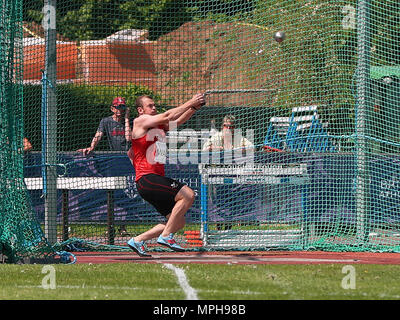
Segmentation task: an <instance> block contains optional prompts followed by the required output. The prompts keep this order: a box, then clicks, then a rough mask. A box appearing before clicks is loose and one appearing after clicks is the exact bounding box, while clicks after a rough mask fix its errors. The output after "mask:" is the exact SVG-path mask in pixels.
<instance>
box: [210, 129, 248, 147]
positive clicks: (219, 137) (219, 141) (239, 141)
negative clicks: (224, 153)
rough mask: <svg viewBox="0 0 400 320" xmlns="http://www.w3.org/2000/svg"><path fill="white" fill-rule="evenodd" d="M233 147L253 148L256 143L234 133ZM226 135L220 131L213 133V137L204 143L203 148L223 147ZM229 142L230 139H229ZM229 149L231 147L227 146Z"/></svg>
mask: <svg viewBox="0 0 400 320" xmlns="http://www.w3.org/2000/svg"><path fill="white" fill-rule="evenodd" d="M231 140H232V147H233V148H232V149H240V148H253V147H254V145H253V144H252V143H251V142H250V141H249V140H247V139H246V138H244V137H242V136H239V135H235V134H233V136H232V139H231ZM224 143H225V141H224V136H223V132H218V133H216V134H215V135H213V136H212V137H211V138H209V139H207V141H206V142H205V143H204V145H203V150H204V151H206V150H210V148H223V147H224ZM227 143H228V141H227ZM227 149H229V148H227Z"/></svg>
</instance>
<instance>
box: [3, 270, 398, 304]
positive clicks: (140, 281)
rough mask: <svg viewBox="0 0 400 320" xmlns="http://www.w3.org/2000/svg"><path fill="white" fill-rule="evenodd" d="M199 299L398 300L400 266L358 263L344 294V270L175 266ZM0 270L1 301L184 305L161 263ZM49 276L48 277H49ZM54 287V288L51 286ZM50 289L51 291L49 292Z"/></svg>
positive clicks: (170, 273)
mask: <svg viewBox="0 0 400 320" xmlns="http://www.w3.org/2000/svg"><path fill="white" fill-rule="evenodd" d="M175 266H176V267H178V268H180V269H182V270H184V272H185V275H186V277H187V279H188V281H189V284H190V286H191V287H192V288H194V289H195V290H196V291H197V295H198V298H199V299H200V300H360V299H361V300H364V299H367V300H398V299H400V282H399V281H398V275H399V272H400V266H399V265H357V264H354V265H353V267H354V271H355V278H354V279H355V282H354V284H355V288H354V289H344V288H343V287H342V281H343V278H344V277H345V276H346V273H343V272H342V268H343V266H344V265H341V264H321V265H234V264H232V265H209V264H207V265H206V264H177V265H175ZM45 267H48V266H46V265H7V264H6V265H0V273H1V274H2V275H3V276H2V281H1V282H0V299H1V300H184V299H185V294H184V292H183V290H182V288H181V286H180V285H179V283H178V281H177V278H176V276H175V274H174V272H173V271H171V270H169V269H168V268H166V267H165V266H164V265H162V264H131V263H124V264H104V265H100V264H75V265H53V266H51V267H54V269H53V271H54V272H53V275H54V277H53V279H54V281H53V282H49V278H48V277H49V275H50V272H49V271H48V270H47V271H46V269H44V268H45ZM46 277H47V278H46ZM50 283H52V284H54V289H52V288H48V285H49V284H50ZM46 285H47V288H46Z"/></svg>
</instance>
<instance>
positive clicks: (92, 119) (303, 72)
mask: <svg viewBox="0 0 400 320" xmlns="http://www.w3.org/2000/svg"><path fill="white" fill-rule="evenodd" d="M14 2H15V1H14ZM14 2H13V5H11V4H7V6H6V5H4V6H3V11H4V15H2V23H3V25H4V26H5V27H4V28H5V29H6V30H12V32H14V31H15V32H16V30H17V28H16V27H15V26H13V27H10V28H11V29H8V28H9V27H8V25H9V20H8V19H10V18H11V17H13V15H12V14H11V11H10V12H6V9H5V8H7V10H11V7H12V6H15V8H17V7H18V6H20V5H21V3H17V2H15V3H14ZM23 7H24V11H23V41H22V42H21V41H20V42H18V41H15V40H16V38H17V39H19V40H21V36H22V35H19V38H18V37H17V36H18V34H16V35H11V34H9V33H4V34H3V35H2V37H7V39H5V40H4V41H3V42H4V43H7V46H8V47H7V46H3V48H2V59H4V60H5V61H8V63H11V65H8V67H5V66H7V64H2V68H3V69H2V70H3V71H2V73H3V75H5V76H3V77H2V87H1V90H2V99H3V101H4V103H3V108H5V110H7V112H3V113H2V117H3V119H2V123H6V124H7V126H3V125H2V133H1V134H2V135H4V136H5V137H8V139H9V142H6V141H7V140H6V139H0V143H1V144H2V148H1V152H2V167H4V168H5V169H2V171H1V172H2V175H5V176H4V177H3V181H13V183H12V184H11V185H7V184H4V183H3V188H8V189H7V192H6V193H3V192H2V198H1V201H2V202H1V207H2V211H3V212H7V213H10V214H12V215H13V216H12V218H10V219H11V221H14V222H15V221H21V220H23V221H29V222H25V223H26V224H27V225H32V224H33V222H31V221H33V220H34V219H33V218H29V219H25V218H22V217H23V216H24V215H26V214H27V212H28V213H29V212H30V206H28V203H31V206H32V208H33V212H34V213H35V219H37V221H38V223H39V226H40V227H41V229H42V230H44V233H45V235H46V238H47V239H48V240H49V242H50V243H51V244H52V245H53V246H54V245H56V246H59V245H61V246H64V247H67V248H70V249H71V250H74V249H85V248H92V249H93V248H96V249H99V250H100V249H101V250H107V249H112V250H125V249H126V241H127V240H128V239H130V237H132V236H136V235H138V234H140V233H142V232H144V231H145V230H147V229H149V228H150V227H152V226H154V225H155V224H157V223H159V222H163V221H164V220H163V218H162V216H160V215H159V214H158V213H157V211H156V210H155V208H154V207H152V206H151V205H149V204H148V203H147V202H145V201H144V200H143V199H142V198H141V197H140V195H139V194H138V192H137V190H136V186H135V183H134V179H135V172H134V170H133V167H132V165H131V163H130V161H129V158H128V156H127V151H128V149H129V147H130V145H129V141H128V142H126V141H125V139H124V130H125V127H124V126H123V125H122V127H116V128H114V129H113V130H107V129H106V128H107V124H105V123H107V122H108V123H109V122H110V121H111V120H110V117H111V116H112V115H113V113H112V110H111V108H110V106H111V104H112V101H113V100H114V98H116V97H123V98H124V99H125V100H126V104H127V106H128V107H130V122H131V125H132V120H133V119H134V118H135V117H136V116H137V112H136V110H135V107H134V104H135V99H136V98H137V97H138V96H140V95H143V94H148V95H151V96H152V97H153V98H154V100H155V101H156V103H157V105H158V106H159V108H158V111H159V112H162V111H164V110H167V109H170V108H172V107H176V106H178V105H181V104H183V103H184V102H186V101H187V100H189V99H190V98H191V97H192V96H193V95H194V94H195V93H197V92H205V93H206V100H207V104H206V105H205V106H204V107H203V108H202V109H201V110H199V111H198V112H196V113H195V115H194V116H193V117H192V118H190V119H189V120H188V121H187V122H186V123H185V124H183V125H182V126H181V127H179V128H178V129H177V130H172V131H170V132H169V140H168V158H167V162H166V174H167V176H169V177H172V178H174V179H177V180H179V181H182V182H184V183H186V184H187V185H188V186H189V187H191V188H192V189H193V190H195V191H196V193H197V197H196V200H195V202H194V204H193V206H192V208H191V209H190V210H189V211H188V213H187V214H186V226H185V227H184V229H183V230H181V231H179V232H178V233H177V234H176V237H177V241H178V242H179V243H181V244H182V245H183V246H184V247H185V248H187V249H193V250H230V249H240V250H243V249H245V250H259V249H260V250H262V249H285V250H311V249H316V250H334V251H337V250H382V251H398V250H399V243H400V230H399V222H400V216H399V203H400V202H399V200H400V183H399V181H400V176H399V174H400V168H399V160H400V158H399V154H398V153H399V147H400V141H399V137H400V127H399V126H400V118H399V115H398V108H399V103H400V102H399V92H400V91H399V73H400V67H399V65H400V61H399V59H400V58H399V57H400V54H399V53H400V52H399V51H400V50H399V49H400V48H399V46H400V44H399V43H400V41H399V40H400V39H399V35H400V32H399V31H400V30H399V26H400V23H399V22H400V21H399V19H400V18H399V16H400V15H399V7H400V4H399V2H398V1H395V0H359V1H356V0H346V1H344V0H343V1H342V0H330V1H327V0H325V1H324V0H310V1H295V2H294V1H289V0H288V1H281V0H280V1H275V0H268V1H262V0H253V1H247V0H246V1H243V0H219V1H168V0H166V1H127V0H125V1H92V0H90V1H60V0H59V1H57V5H56V6H55V4H54V3H52V2H51V1H48V2H46V3H43V2H42V1H28V0H27V1H24V6H23ZM19 10H21V9H19ZM15 12H18V10H17V11H15ZM52 15H54V16H56V21H57V22H56V23H54V25H52V23H51V22H50V23H49V22H48V21H49V17H52ZM16 21H18V20H16ZM49 30H50V31H49ZM10 32H11V31H10ZM13 43H14V47H12V44H13ZM16 43H23V48H22V47H21V48H20V51H22V50H23V53H24V60H23V67H24V72H23V75H22V70H19V69H18V68H17V66H19V64H17V65H13V64H12V61H13V59H12V58H11V60H10V57H9V56H8V55H10V52H16V51H15V49H16V48H17V46H16V45H15V44H16ZM18 48H19V47H18ZM4 50H6V51H4ZM10 50H11V51H10ZM13 50H14V51H13ZM14 60H15V59H14ZM17 61H20V60H18V59H17ZM20 67H22V66H20ZM4 68H14V69H13V70H15V71H14V73H10V70H9V69H4ZM43 70H44V72H43ZM11 74H13V76H14V77H15V74H17V76H19V77H20V78H21V80H22V78H23V82H22V81H21V82H20V83H19V84H18V85H17V86H16V83H17V82H15V81H14V78H13V77H11ZM7 79H8V80H7ZM7 81H8V82H7ZM22 84H23V88H22ZM22 90H23V91H24V105H23V112H22V111H21V112H8V109H7V108H9V107H10V106H11V105H12V106H13V108H22V104H21V101H22ZM11 100H12V103H11V104H10V101H11ZM22 115H23V118H22ZM14 117H16V118H14ZM121 117H122V118H121ZM104 118H106V119H107V118H108V120H105V122H103V123H102V124H100V121H101V120H102V119H104ZM114 120H115V119H114ZM123 121H124V116H123V115H122V116H120V117H119V118H118V117H117V122H121V123H123ZM22 122H23V124H24V127H25V133H24V135H25V136H26V137H27V138H28V139H29V141H30V142H31V144H32V150H30V151H29V152H26V153H25V154H24V166H23V167H22V162H21V161H22V160H21V159H20V160H18V161H19V162H18V161H17V163H15V160H14V158H15V157H17V153H18V152H17V151H15V150H18V148H21V144H22V137H23V133H22V132H23V131H22ZM224 124H225V125H228V126H227V127H224V126H223V125H224ZM103 125H104V126H103ZM233 126H234V128H233ZM233 129H234V130H233ZM96 132H103V133H102V137H101V139H100V140H98V139H97V140H96V139H95V140H93V139H94V137H95V135H96ZM214 135H216V136H214ZM89 147H93V150H92V149H90V150H88V149H87V148H89ZM82 149H86V151H85V150H83V151H82ZM88 151H91V152H90V153H87V152H88ZM3 154H4V155H3ZM20 154H21V153H19V155H20ZM3 159H4V161H3ZM10 163H12V164H13V167H14V168H15V169H14V170H11V171H12V172H10V170H8V169H9V168H10ZM6 169H7V170H6ZM23 169H24V172H22V170H23ZM10 175H13V176H12V177H10ZM14 175H15V176H14ZM22 177H24V178H25V183H26V188H25V189H26V190H25V189H24V188H22V185H15V184H14V183H15V182H14V181H20V183H22ZM20 193H21V194H20ZM26 194H28V195H29V197H28V198H29V199H30V200H28V198H26ZM20 206H22V207H20ZM11 207H12V208H13V209H12V210H11V209H10V208H11ZM6 217H7V215H6ZM7 226H8V221H7V219H6V220H4V219H3V220H2V222H1V227H0V228H2V229H1V230H2V234H1V236H2V239H3V238H5V239H6V240H5V243H7V241H11V240H10V238H13V236H12V235H11V234H10V233H7V232H5V231H3V230H5V229H7ZM13 228H15V230H17V231H18V232H22V231H21V230H23V227H21V226H20V225H18V224H13ZM21 228H22V229H21ZM34 229H35V230H36V228H34ZM17 231H16V232H17ZM147 245H148V246H149V247H150V248H152V249H153V250H157V249H158V246H157V245H156V242H155V241H149V242H148V244H147ZM35 248H38V246H37V247H35ZM18 250H21V251H32V250H34V249H33V247H31V246H29V245H26V246H24V245H21V247H18ZM35 250H36V249H35Z"/></svg>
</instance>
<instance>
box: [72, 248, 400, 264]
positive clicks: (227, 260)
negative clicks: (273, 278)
mask: <svg viewBox="0 0 400 320" xmlns="http://www.w3.org/2000/svg"><path fill="white" fill-rule="evenodd" d="M72 253H73V254H74V255H75V256H76V258H77V260H76V263H93V264H95V263H174V264H178V263H198V264H207V263H208V264H210V263H212V264H330V263H338V264H340V263H341V264H400V253H370V252H322V251H266V252H237V251H235V252H185V253H176V252H153V253H151V254H152V257H151V258H141V257H139V256H138V255H136V254H135V253H134V252H76V253H75V252H72Z"/></svg>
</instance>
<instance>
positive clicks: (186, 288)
mask: <svg viewBox="0 0 400 320" xmlns="http://www.w3.org/2000/svg"><path fill="white" fill-rule="evenodd" d="M163 265H164V266H165V267H166V268H168V269H170V270H172V271H173V272H175V275H176V277H177V278H178V283H179V285H180V286H181V288H182V290H183V292H184V293H185V295H186V300H199V298H198V297H197V291H196V290H195V289H194V288H192V287H191V286H190V284H189V282H188V280H187V278H186V274H185V271H183V269H181V268H178V267H175V266H174V265H172V264H170V263H164V264H163Z"/></svg>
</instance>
